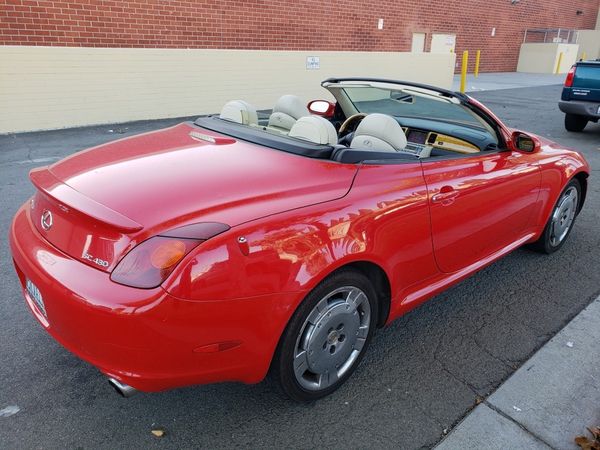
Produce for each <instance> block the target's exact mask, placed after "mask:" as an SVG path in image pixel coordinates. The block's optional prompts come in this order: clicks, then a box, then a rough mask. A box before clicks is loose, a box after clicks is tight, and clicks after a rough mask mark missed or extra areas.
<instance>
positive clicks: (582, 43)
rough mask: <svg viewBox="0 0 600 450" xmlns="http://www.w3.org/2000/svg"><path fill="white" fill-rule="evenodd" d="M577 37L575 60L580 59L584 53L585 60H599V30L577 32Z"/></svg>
mask: <svg viewBox="0 0 600 450" xmlns="http://www.w3.org/2000/svg"><path fill="white" fill-rule="evenodd" d="M577 36H578V37H577V44H579V51H578V52H577V59H580V58H581V57H582V55H583V53H584V52H585V57H586V59H597V58H600V30H579V31H578V32H577Z"/></svg>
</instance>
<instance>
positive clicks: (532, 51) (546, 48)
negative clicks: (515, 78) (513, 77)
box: [517, 43, 579, 73]
mask: <svg viewBox="0 0 600 450" xmlns="http://www.w3.org/2000/svg"><path fill="white" fill-rule="evenodd" d="M578 48H579V46H578V45H577V44H553V43H546V44H530V43H527V44H521V51H520V52H519V63H518V64H517V72H530V73H554V71H555V70H556V66H557V65H558V59H559V54H560V53H561V52H562V53H563V58H562V60H561V64H560V68H559V71H558V72H559V73H567V72H568V71H569V69H570V68H571V66H572V65H573V64H574V63H575V61H576V60H577V49H578Z"/></svg>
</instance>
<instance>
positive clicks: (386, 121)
mask: <svg viewBox="0 0 600 450" xmlns="http://www.w3.org/2000/svg"><path fill="white" fill-rule="evenodd" d="M350 147H353V148H361V149H373V150H378V151H398V150H402V149H404V147H406V135H405V134H404V131H403V130H402V127H401V126H400V124H399V123H398V121H397V120H396V119H394V118H393V117H392V116H388V115H386V114H379V113H374V114H369V115H368V116H366V117H365V118H364V119H363V120H362V121H361V122H360V124H359V125H358V127H356V131H355V132H354V138H353V139H352V142H351V144H350Z"/></svg>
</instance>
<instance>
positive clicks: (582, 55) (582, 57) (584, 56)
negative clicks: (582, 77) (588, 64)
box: [581, 52, 587, 61]
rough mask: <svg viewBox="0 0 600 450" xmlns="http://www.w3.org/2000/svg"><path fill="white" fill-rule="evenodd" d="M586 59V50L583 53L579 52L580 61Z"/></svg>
mask: <svg viewBox="0 0 600 450" xmlns="http://www.w3.org/2000/svg"><path fill="white" fill-rule="evenodd" d="M586 59H587V53H586V52H583V53H582V54H581V60H582V61H585V60H586Z"/></svg>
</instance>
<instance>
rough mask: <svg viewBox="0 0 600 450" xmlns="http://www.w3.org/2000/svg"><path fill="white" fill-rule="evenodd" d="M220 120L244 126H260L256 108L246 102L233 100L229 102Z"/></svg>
mask: <svg viewBox="0 0 600 450" xmlns="http://www.w3.org/2000/svg"><path fill="white" fill-rule="evenodd" d="M219 118H221V119H223V120H228V121H230V122H236V123H241V124H242V125H258V114H257V112H256V108H255V107H254V106H252V105H251V104H250V103H248V102H245V101H244V100H232V101H230V102H227V103H226V104H225V106H223V109H222V110H221V114H220V115H219Z"/></svg>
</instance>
